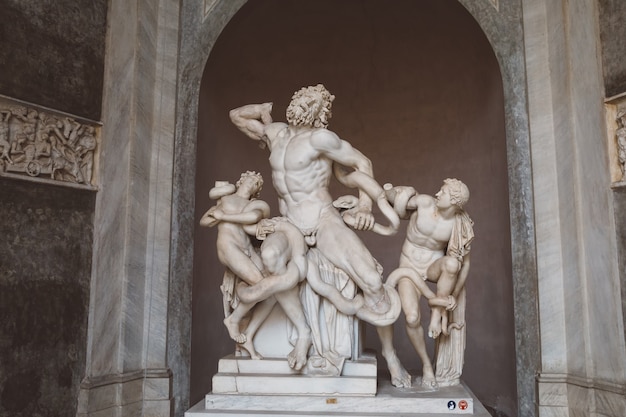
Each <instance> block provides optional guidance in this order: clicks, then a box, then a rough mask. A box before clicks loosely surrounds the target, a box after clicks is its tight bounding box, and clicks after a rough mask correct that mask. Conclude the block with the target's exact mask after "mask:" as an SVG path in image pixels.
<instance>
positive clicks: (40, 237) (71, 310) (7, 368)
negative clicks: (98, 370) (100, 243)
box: [0, 178, 95, 417]
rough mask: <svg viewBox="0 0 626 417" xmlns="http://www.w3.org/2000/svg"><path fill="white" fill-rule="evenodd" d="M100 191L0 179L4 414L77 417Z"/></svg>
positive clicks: (0, 399) (0, 393) (0, 405)
mask: <svg viewBox="0 0 626 417" xmlns="http://www.w3.org/2000/svg"><path fill="white" fill-rule="evenodd" d="M94 200H95V194H94V193H93V192H91V191H80V190H73V189H68V188H63V187H56V186H50V185H41V184H35V183H29V182H25V181H19V180H9V179H2V178H0V218H1V219H2V221H0V416H2V417H30V416H35V415H38V416H45V417H48V416H49V417H61V416H67V417H73V416H74V415H75V414H76V405H77V398H78V387H79V384H80V380H81V378H82V377H83V375H84V369H85V348H86V344H87V316H88V311H89V279H90V276H91V247H92V234H93V209H94Z"/></svg>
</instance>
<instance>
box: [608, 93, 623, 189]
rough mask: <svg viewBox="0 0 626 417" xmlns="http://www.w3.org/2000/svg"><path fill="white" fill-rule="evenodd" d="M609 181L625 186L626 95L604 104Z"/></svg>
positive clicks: (614, 184)
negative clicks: (607, 141)
mask: <svg viewBox="0 0 626 417" xmlns="http://www.w3.org/2000/svg"><path fill="white" fill-rule="evenodd" d="M606 124H607V133H608V135H607V136H608V138H609V157H610V164H611V165H610V171H611V182H612V183H613V186H620V187H624V186H626V96H624V97H619V98H617V99H614V100H611V101H610V102H608V103H607V104H606Z"/></svg>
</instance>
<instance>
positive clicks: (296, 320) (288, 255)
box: [200, 171, 311, 370]
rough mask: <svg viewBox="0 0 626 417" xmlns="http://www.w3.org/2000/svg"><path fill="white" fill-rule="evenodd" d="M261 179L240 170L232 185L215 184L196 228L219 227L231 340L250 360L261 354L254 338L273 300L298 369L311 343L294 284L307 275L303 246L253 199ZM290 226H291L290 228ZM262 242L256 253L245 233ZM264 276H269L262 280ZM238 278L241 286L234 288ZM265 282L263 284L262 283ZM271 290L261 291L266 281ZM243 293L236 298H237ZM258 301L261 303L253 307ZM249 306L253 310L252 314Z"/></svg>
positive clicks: (291, 361) (292, 231)
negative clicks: (287, 326)
mask: <svg viewBox="0 0 626 417" xmlns="http://www.w3.org/2000/svg"><path fill="white" fill-rule="evenodd" d="M262 185H263V179H262V177H261V175H260V174H257V173H255V172H250V171H248V172H245V173H243V174H242V175H241V178H240V180H239V181H238V182H237V185H236V186H233V185H232V184H229V183H225V182H218V183H217V184H216V186H215V187H214V188H213V189H212V190H211V191H210V193H209V196H210V197H211V198H213V199H217V200H218V203H217V204H216V205H215V206H213V207H211V208H210V209H209V210H208V211H207V212H206V213H205V214H204V215H203V216H202V218H201V220H200V225H201V226H209V227H211V226H215V225H217V226H218V235H217V252H218V259H219V260H220V262H221V263H222V264H223V265H224V266H225V267H226V268H227V271H226V273H225V275H224V277H225V279H224V283H223V284H222V286H221V288H222V291H223V293H224V297H225V300H226V303H227V304H228V305H229V307H230V308H226V311H229V310H230V311H231V312H230V314H227V315H226V318H225V319H224V325H225V326H226V328H227V330H228V333H229V335H230V336H231V338H232V339H233V340H234V341H235V342H237V343H239V344H240V345H241V346H242V347H243V348H244V349H246V350H247V351H248V352H249V353H250V356H251V357H252V358H253V359H260V358H261V356H260V355H259V354H258V353H257V352H256V350H255V349H254V343H253V339H254V334H255V333H256V331H257V330H258V328H259V326H260V325H261V323H262V322H263V321H264V320H265V318H267V316H268V315H269V313H270V312H271V310H272V308H273V307H274V305H275V304H276V302H278V303H279V304H280V305H281V307H282V308H283V310H284V311H285V314H286V315H287V317H288V318H289V319H290V320H291V322H292V323H293V324H294V326H295V327H296V330H297V332H298V339H297V342H296V346H295V348H294V350H293V351H292V352H291V353H290V354H289V355H288V362H289V365H290V366H291V367H292V368H294V369H296V370H300V369H301V368H302V367H303V366H304V365H305V364H306V360H307V351H308V348H309V346H310V344H311V340H310V339H311V338H310V330H309V328H308V325H307V323H306V319H305V317H304V313H303V311H302V305H301V303H300V300H299V297H298V290H297V287H296V284H297V283H298V282H299V281H300V280H302V279H304V276H305V275H306V267H307V264H306V259H305V256H306V245H305V244H304V241H303V238H302V236H301V235H300V234H299V232H298V231H297V229H295V227H293V226H291V225H289V224H285V223H286V222H281V221H280V220H279V219H272V220H268V219H267V217H269V212H270V210H269V206H268V205H267V203H265V202H264V201H262V200H257V199H256V197H258V195H259V193H260V191H261V188H262ZM290 227H291V228H290ZM259 230H261V231H262V234H263V236H262V238H263V239H265V241H264V242H263V245H262V246H261V254H260V255H259V254H258V253H257V251H256V250H255V248H254V247H253V245H252V243H251V241H250V237H249V234H252V235H254V234H257V235H259ZM266 275H267V276H268V277H267V278H266ZM237 279H241V280H242V281H243V282H244V283H245V284H247V287H246V286H245V285H238V286H237V285H236V280H237ZM264 280H268V283H264ZM276 281H278V282H279V284H276V285H274V286H273V287H276V288H275V291H273V292H269V291H267V290H265V291H264V289H266V288H267V287H268V284H269V283H270V282H272V283H274V282H276ZM240 293H242V294H244V296H243V297H240V296H239V294H240ZM258 302H261V303H260V304H259V305H257V303H258ZM253 308H254V310H253ZM251 310H253V311H252V317H251V319H250V321H249V323H248V325H247V326H246V329H245V332H242V331H241V324H242V321H243V319H244V318H245V317H246V316H247V315H248V313H249V312H250V311H251Z"/></svg>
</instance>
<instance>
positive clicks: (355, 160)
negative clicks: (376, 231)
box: [311, 129, 374, 230]
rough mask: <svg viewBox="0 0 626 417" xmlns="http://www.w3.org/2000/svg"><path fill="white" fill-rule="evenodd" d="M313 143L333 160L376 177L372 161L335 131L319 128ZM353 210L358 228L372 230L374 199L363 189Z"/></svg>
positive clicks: (314, 135) (319, 150)
mask: <svg viewBox="0 0 626 417" xmlns="http://www.w3.org/2000/svg"><path fill="white" fill-rule="evenodd" d="M311 145H313V147H314V148H315V149H316V150H317V151H318V152H320V153H321V154H322V155H324V156H325V157H327V158H328V159H330V160H332V161H333V162H335V163H337V164H340V165H343V166H345V167H347V168H352V169H354V170H356V171H359V172H362V173H364V174H366V175H368V176H369V177H371V178H374V170H373V168H372V162H371V161H370V160H369V159H368V158H367V157H366V156H365V155H363V154H362V153H361V152H360V151H358V150H357V149H355V148H354V147H353V146H352V145H350V143H348V142H346V141H345V140H342V139H340V138H339V137H338V136H337V135H336V134H334V133H333V132H331V131H329V130H326V129H319V130H317V131H316V132H315V133H314V134H313V137H312V138H311ZM336 170H337V168H335V172H336ZM353 210H354V211H355V214H356V217H357V221H356V228H357V229H358V230H370V229H371V228H372V227H374V216H373V215H372V199H371V198H370V196H369V195H368V194H367V193H366V192H364V191H363V190H361V189H359V202H358V205H357V207H356V208H355V209H353Z"/></svg>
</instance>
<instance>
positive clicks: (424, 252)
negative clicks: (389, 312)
mask: <svg viewBox="0 0 626 417" xmlns="http://www.w3.org/2000/svg"><path fill="white" fill-rule="evenodd" d="M385 188H386V190H387V197H388V198H389V200H390V201H392V202H393V203H394V209H396V210H397V211H398V214H399V215H400V217H401V218H407V217H408V216H410V217H409V225H408V227H407V234H406V239H405V241H404V244H403V246H402V253H401V255H400V262H399V268H398V269H396V270H395V271H393V272H392V273H391V274H390V275H389V278H388V282H389V283H394V284H395V283H397V285H398V292H399V293H400V300H401V302H402V310H403V312H404V314H405V317H406V332H407V335H408V336H409V339H410V341H411V343H412V345H413V347H414V348H415V350H416V352H417V354H418V356H419V357H420V359H421V361H422V365H423V376H422V384H423V385H425V386H427V387H431V388H434V387H436V386H437V381H436V380H435V374H434V371H433V366H432V364H431V362H430V359H429V357H428V353H427V352H426V343H425V340H424V330H423V329H422V325H421V321H420V309H419V300H420V297H421V296H425V297H426V298H427V299H428V302H429V305H430V307H431V319H430V324H429V326H428V335H429V336H430V337H432V338H435V339H436V338H438V337H439V336H440V335H441V334H444V335H448V332H449V326H457V327H458V326H462V325H463V324H462V323H449V322H448V311H452V310H454V309H455V308H456V306H457V304H456V299H457V297H458V296H459V294H460V293H461V291H462V290H463V288H464V286H465V282H466V279H467V275H468V272H469V268H470V248H471V243H472V240H473V238H474V232H473V229H472V225H473V222H472V220H471V219H470V218H469V216H468V215H467V213H466V212H465V211H464V210H463V208H462V207H463V205H464V204H465V203H466V202H467V201H468V199H469V189H468V188H467V186H466V185H465V184H464V183H463V182H461V181H459V180H457V179H446V180H444V184H443V186H442V187H441V189H440V190H439V192H437V193H436V194H435V197H432V196H430V195H425V194H418V193H417V192H416V191H415V190H414V189H413V188H412V187H393V186H391V185H390V184H385ZM425 281H429V282H433V283H435V284H436V293H433V291H431V290H430V288H429V287H428V285H427V284H426V282H425ZM381 332H392V330H391V328H386V329H381Z"/></svg>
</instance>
